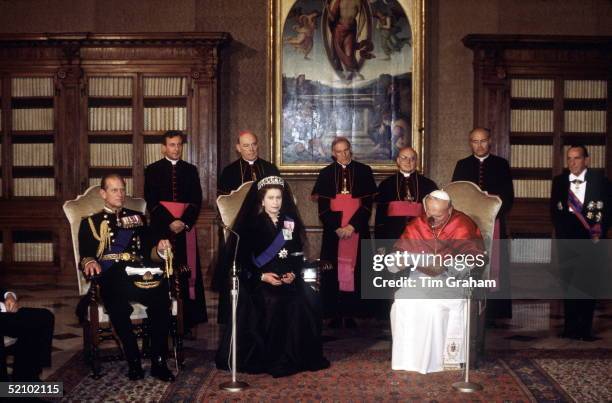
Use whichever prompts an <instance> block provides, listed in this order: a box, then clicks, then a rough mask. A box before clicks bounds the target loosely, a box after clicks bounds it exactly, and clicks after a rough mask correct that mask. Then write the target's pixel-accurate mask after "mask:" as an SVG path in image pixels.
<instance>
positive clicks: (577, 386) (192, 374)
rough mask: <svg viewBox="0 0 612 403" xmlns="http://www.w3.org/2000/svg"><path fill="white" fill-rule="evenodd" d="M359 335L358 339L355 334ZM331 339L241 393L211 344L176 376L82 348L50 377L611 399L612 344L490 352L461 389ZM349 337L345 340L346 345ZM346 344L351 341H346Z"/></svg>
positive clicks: (138, 397)
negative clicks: (321, 366) (94, 363)
mask: <svg viewBox="0 0 612 403" xmlns="http://www.w3.org/2000/svg"><path fill="white" fill-rule="evenodd" d="M354 340H357V339H354ZM354 340H352V341H350V342H348V343H347V342H346V340H338V341H335V342H332V343H327V344H326V350H327V357H328V358H329V359H330V361H331V362H332V367H331V368H330V369H327V370H324V371H319V372H307V373H301V374H297V375H294V376H292V377H288V378H281V379H273V378H271V377H269V376H267V375H240V376H239V379H240V380H243V381H246V382H248V383H249V384H250V385H251V387H250V388H249V389H247V390H246V391H244V392H242V393H240V394H231V393H228V392H223V391H220V390H219V386H218V385H219V384H220V383H222V382H225V381H227V380H229V379H230V374H229V373H226V372H224V371H217V370H216V369H215V368H214V364H213V362H212V357H213V353H212V352H210V351H199V350H190V351H188V352H187V354H186V357H187V359H186V368H185V369H184V370H183V371H182V372H181V374H180V375H179V377H178V379H177V381H176V382H175V383H173V384H165V383H162V382H157V381H154V380H153V379H152V378H151V377H148V376H147V377H146V378H145V379H144V380H143V381H138V382H129V381H127V379H126V377H125V373H126V371H127V368H126V365H125V363H119V362H117V363H113V364H111V363H108V364H104V367H103V369H104V376H103V378H102V379H100V380H98V381H95V380H93V379H91V378H90V377H89V376H88V369H87V368H86V367H85V365H84V363H83V360H82V356H81V354H77V355H75V356H74V357H72V358H71V359H70V360H69V361H68V362H67V363H66V365H64V366H63V367H62V368H60V369H59V370H58V371H57V372H56V373H55V374H53V375H52V377H51V378H50V379H48V380H61V381H63V382H64V392H65V397H64V399H63V401H107V402H111V401H122V402H124V401H139V402H142V401H164V402H179V401H206V402H215V401H241V400H244V401H296V400H300V401H321V400H325V401H347V400H351V401H431V402H436V401H438V402H442V401H443V402H454V401H468V400H469V401H483V402H494V401H498V402H505V401H510V402H528V401H538V402H549V401H555V402H571V401H576V402H604V401H610V400H612V381H611V379H610V375H609V374H610V373H612V350H607V349H606V350H601V349H600V350H581V351H573V350H572V351H567V350H565V351H555V350H525V351H514V352H492V353H491V354H490V355H489V358H488V359H487V360H486V362H485V363H484V364H483V365H482V366H481V367H480V368H479V369H478V370H476V371H474V372H473V373H472V375H473V376H472V380H474V381H475V382H479V383H480V384H482V385H483V386H484V390H483V391H481V392H478V393H474V394H470V395H463V394H458V393H457V392H455V391H454V390H453V389H452V387H451V385H452V383H453V382H456V381H458V380H461V378H462V373H461V372H459V371H453V372H444V373H435V374H428V375H421V374H416V373H408V372H400V371H392V370H391V369H390V365H389V364H390V352H389V350H388V349H387V348H385V349H372V348H371V346H370V348H368V346H367V345H366V344H364V343H361V342H354ZM347 344H348V345H347ZM347 347H348V348H347Z"/></svg>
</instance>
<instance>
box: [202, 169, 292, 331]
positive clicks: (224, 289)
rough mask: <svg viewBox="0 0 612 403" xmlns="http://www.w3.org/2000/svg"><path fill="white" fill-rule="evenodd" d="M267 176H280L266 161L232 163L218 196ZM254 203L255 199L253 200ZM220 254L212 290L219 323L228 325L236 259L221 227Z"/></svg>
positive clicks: (224, 171)
mask: <svg viewBox="0 0 612 403" xmlns="http://www.w3.org/2000/svg"><path fill="white" fill-rule="evenodd" d="M266 176H280V172H279V170H278V168H277V167H276V165H274V164H272V163H271V162H268V161H266V160H264V159H261V158H257V160H256V161H255V162H254V163H253V164H249V163H248V162H247V161H245V160H243V159H242V158H238V159H237V160H236V161H234V162H232V163H231V164H229V165H228V166H226V167H225V168H223V171H222V172H221V175H220V176H219V180H218V182H217V195H226V194H230V193H231V192H232V191H233V190H236V189H238V188H239V187H240V186H241V185H243V184H244V183H246V182H250V181H254V182H258V181H259V180H261V179H263V178H265V177H266ZM250 200H252V201H253V202H254V201H255V198H254V197H253V198H251V199H250ZM218 236H219V254H218V261H217V264H216V265H215V270H214V273H213V278H212V288H213V290H214V291H217V292H218V293H219V305H218V306H217V323H222V324H223V323H226V322H227V318H228V317H229V315H230V309H231V307H230V295H229V269H228V268H229V267H230V266H231V262H232V259H233V257H234V253H233V249H232V248H231V247H230V248H228V245H226V244H225V238H224V236H223V229H222V228H221V227H219V234H218Z"/></svg>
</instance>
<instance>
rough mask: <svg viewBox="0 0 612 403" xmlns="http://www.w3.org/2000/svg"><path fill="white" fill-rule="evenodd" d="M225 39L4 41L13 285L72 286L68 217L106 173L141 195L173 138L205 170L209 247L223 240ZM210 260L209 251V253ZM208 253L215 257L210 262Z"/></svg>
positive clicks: (7, 252) (1, 65)
mask: <svg viewBox="0 0 612 403" xmlns="http://www.w3.org/2000/svg"><path fill="white" fill-rule="evenodd" d="M230 40H231V38H230V36H229V34H226V33H147V34H80V33H77V34H30V35H28V34H24V35H4V36H0V80H1V85H0V88H1V93H0V96H1V106H2V118H1V120H0V122H1V137H2V139H1V145H2V152H1V153H0V157H1V161H2V164H1V179H2V185H1V187H0V189H1V197H0V236H1V239H0V240H1V242H2V243H1V245H2V254H1V256H2V262H1V263H0V272H1V273H2V277H3V279H4V280H5V281H7V282H14V281H28V280H34V279H35V280H37V281H44V282H57V281H61V282H71V281H73V279H74V278H75V276H74V260H73V255H72V243H71V240H70V233H69V228H68V224H67V221H66V219H65V217H64V215H63V212H62V204H63V203H64V201H66V200H69V199H73V198H74V197H76V195H78V194H80V193H82V192H83V191H84V190H85V189H86V188H88V187H89V186H90V185H92V184H96V183H97V182H99V178H100V177H101V176H102V175H104V174H105V173H107V172H111V171H112V172H119V173H121V174H123V175H124V176H125V177H126V178H128V193H130V194H133V195H134V196H139V197H142V195H143V186H144V178H143V175H144V168H145V166H146V165H147V164H149V163H151V162H153V161H155V160H157V159H159V158H161V154H160V151H159V150H160V145H159V143H160V138H161V134H162V133H163V132H164V131H165V130H169V129H181V130H185V131H186V132H187V133H188V134H189V145H188V147H186V149H185V155H184V157H185V159H186V160H188V161H190V162H192V163H194V164H195V165H196V166H197V167H198V169H199V173H200V179H201V185H202V189H203V195H204V199H205V201H204V204H203V211H202V214H201V215H200V219H199V224H201V225H200V226H201V229H200V231H201V232H202V233H201V238H203V239H209V238H213V237H212V236H211V235H210V234H208V232H209V231H212V230H213V226H212V218H213V217H214V214H213V212H212V208H213V204H214V200H215V197H216V178H217V153H218V150H217V144H218V136H219V134H218V132H217V127H218V126H217V125H218V123H217V122H218V116H217V114H218V110H217V101H218V88H219V82H218V75H217V72H218V68H219V60H220V50H221V48H222V46H223V45H224V44H226V43H228V42H229V41H230ZM202 252H204V253H202ZM209 252H210V251H209V250H208V249H206V250H203V251H201V255H202V256H203V258H204V260H206V259H208V258H209V257H210V256H211V253H209Z"/></svg>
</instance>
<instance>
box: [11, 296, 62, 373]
mask: <svg viewBox="0 0 612 403" xmlns="http://www.w3.org/2000/svg"><path fill="white" fill-rule="evenodd" d="M54 323H55V317H54V316H53V314H52V313H51V312H50V311H48V310H47V309H40V308H21V309H19V310H18V311H17V312H15V313H0V337H4V336H10V337H13V338H17V342H16V343H15V347H14V349H15V361H14V364H13V380H14V381H34V380H38V377H39V376H40V374H41V372H42V368H43V367H50V366H51V343H52V341H53V327H54ZM0 349H1V350H2V351H0V357H1V358H2V359H3V360H4V358H5V357H4V344H2V346H1V347H0ZM1 364H2V365H4V362H3V363H1Z"/></svg>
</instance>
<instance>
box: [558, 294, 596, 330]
mask: <svg viewBox="0 0 612 403" xmlns="http://www.w3.org/2000/svg"><path fill="white" fill-rule="evenodd" d="M563 309H564V311H565V324H564V333H565V334H566V335H568V336H575V337H590V336H592V333H591V332H592V328H593V313H594V312H595V300H594V299H566V300H564V301H563Z"/></svg>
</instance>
